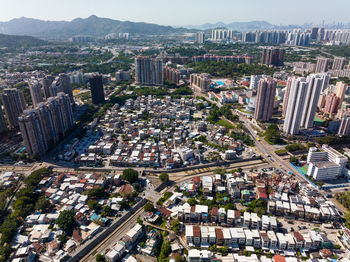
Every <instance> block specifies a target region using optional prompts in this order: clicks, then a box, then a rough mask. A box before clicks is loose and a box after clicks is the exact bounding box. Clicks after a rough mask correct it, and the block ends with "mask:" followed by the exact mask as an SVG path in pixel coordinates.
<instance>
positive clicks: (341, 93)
mask: <svg viewBox="0 0 350 262" xmlns="http://www.w3.org/2000/svg"><path fill="white" fill-rule="evenodd" d="M347 88H348V86H347V84H345V83H344V82H337V84H336V85H335V88H334V93H335V95H336V96H337V97H338V98H339V104H338V108H340V107H341V105H342V103H343V101H344V98H345V93H346V89H347Z"/></svg>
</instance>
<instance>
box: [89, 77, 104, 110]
mask: <svg viewBox="0 0 350 262" xmlns="http://www.w3.org/2000/svg"><path fill="white" fill-rule="evenodd" d="M89 83H90V89H91V100H92V103H93V104H95V105H98V104H102V103H104V102H105V92H104V89H103V79H102V75H97V74H95V75H93V76H92V77H91V78H90V79H89Z"/></svg>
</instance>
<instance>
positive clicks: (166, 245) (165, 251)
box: [159, 240, 171, 261]
mask: <svg viewBox="0 0 350 262" xmlns="http://www.w3.org/2000/svg"><path fill="white" fill-rule="evenodd" d="M170 252H171V246H170V241H167V240H166V241H164V242H163V244H162V247H161V249H160V254H159V261H163V260H165V259H166V258H167V257H168V256H169V254H170Z"/></svg>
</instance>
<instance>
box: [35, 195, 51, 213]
mask: <svg viewBox="0 0 350 262" xmlns="http://www.w3.org/2000/svg"><path fill="white" fill-rule="evenodd" d="M50 208H51V203H50V201H49V200H48V199H47V198H46V197H44V196H41V197H39V199H38V201H36V203H35V210H39V211H41V212H44V213H45V212H47V211H49V210H50Z"/></svg>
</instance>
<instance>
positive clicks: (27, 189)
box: [0, 168, 52, 261]
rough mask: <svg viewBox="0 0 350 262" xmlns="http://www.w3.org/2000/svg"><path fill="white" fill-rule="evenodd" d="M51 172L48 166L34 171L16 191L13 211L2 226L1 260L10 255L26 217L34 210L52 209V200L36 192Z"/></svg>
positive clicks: (44, 210) (0, 230) (0, 228)
mask: <svg viewBox="0 0 350 262" xmlns="http://www.w3.org/2000/svg"><path fill="white" fill-rule="evenodd" d="M51 174H52V171H51V170H50V169H48V168H41V169H38V170H36V171H34V172H32V173H31V174H30V175H29V176H28V177H27V178H26V179H25V180H24V187H23V188H22V189H20V190H19V191H18V192H17V193H16V195H15V197H16V200H15V201H14V202H13V204H12V209H13V212H12V213H11V214H10V215H8V216H7V217H6V218H5V219H4V222H3V223H2V225H1V227H0V232H1V238H0V244H1V246H0V261H6V260H7V259H8V257H9V256H10V254H11V251H12V249H11V242H12V240H13V238H14V236H15V234H16V232H17V228H18V227H19V226H20V225H21V224H22V223H23V221H24V219H25V218H26V217H27V216H28V215H29V214H30V213H32V212H33V211H34V210H38V211H41V212H47V211H48V210H50V209H51V204H50V202H49V201H48V200H47V199H46V198H45V197H44V196H41V195H40V194H38V193H37V192H36V187H37V185H38V184H39V182H40V181H41V180H42V179H43V178H44V177H46V176H50V175H51Z"/></svg>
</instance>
